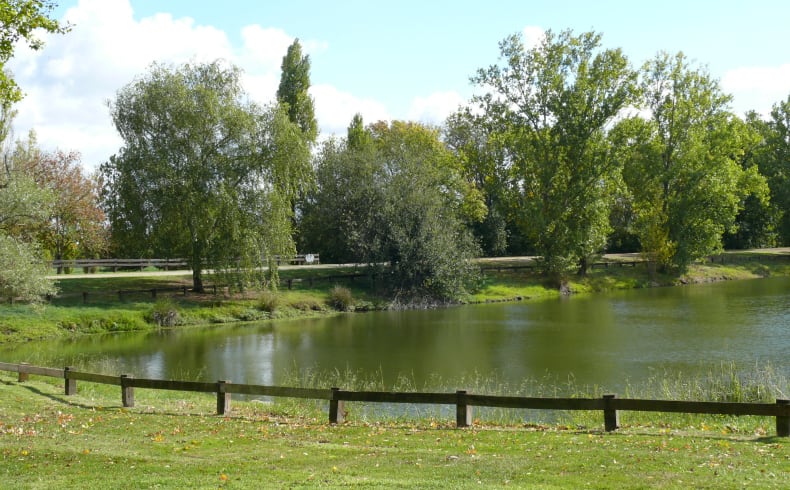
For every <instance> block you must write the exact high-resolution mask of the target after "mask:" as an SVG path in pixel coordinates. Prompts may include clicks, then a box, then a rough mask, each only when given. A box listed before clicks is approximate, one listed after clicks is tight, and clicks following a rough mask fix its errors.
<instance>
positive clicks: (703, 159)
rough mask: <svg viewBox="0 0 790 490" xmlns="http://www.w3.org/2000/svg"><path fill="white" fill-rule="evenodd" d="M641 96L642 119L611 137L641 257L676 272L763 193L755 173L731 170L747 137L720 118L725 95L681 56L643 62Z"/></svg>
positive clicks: (715, 242)
mask: <svg viewBox="0 0 790 490" xmlns="http://www.w3.org/2000/svg"><path fill="white" fill-rule="evenodd" d="M642 90H643V98H644V106H645V107H646V109H648V110H649V112H650V117H649V119H642V118H640V117H633V118H629V119H627V120H624V121H622V122H621V123H620V124H619V125H618V127H617V128H616V129H615V131H614V132H613V133H614V134H613V138H614V139H615V140H616V141H617V147H618V148H619V150H618V152H620V155H621V158H622V159H623V160H624V162H625V171H624V177H625V182H626V184H627V185H628V188H629V190H630V192H631V194H632V196H633V198H634V204H633V205H634V211H635V213H636V215H637V219H636V221H637V223H636V229H637V233H638V235H639V238H640V243H641V246H642V250H643V252H644V253H645V254H646V255H647V256H648V257H649V258H650V260H651V261H653V262H655V263H658V264H659V266H660V267H661V268H662V269H663V270H669V269H671V268H674V269H676V270H680V271H682V270H685V268H686V267H687V266H688V265H689V264H690V263H691V262H692V261H694V260H696V259H699V258H701V257H704V256H705V255H707V254H710V253H712V252H714V251H716V250H717V249H719V248H720V247H721V237H722V234H723V233H724V232H725V230H727V229H729V228H731V227H732V226H733V225H734V224H735V217H736V215H737V213H738V210H739V208H740V206H741V205H742V201H743V199H745V198H746V196H747V195H749V193H752V192H753V193H755V195H757V196H759V198H760V199H761V200H762V199H765V198H767V188H766V187H765V182H764V180H763V179H762V177H761V176H760V175H759V173H758V172H757V168H756V167H754V166H753V167H751V168H746V169H745V168H742V167H741V166H740V164H739V159H740V158H741V156H742V155H743V153H744V149H745V148H748V146H749V145H750V144H751V143H750V142H749V140H750V138H751V137H750V134H749V132H748V131H745V130H744V125H743V123H742V121H740V120H739V119H738V118H736V117H735V116H733V115H732V114H731V113H730V112H728V104H729V101H730V97H729V96H728V95H725V94H723V93H722V92H721V91H720V89H719V86H718V83H717V82H716V81H715V80H714V79H712V78H711V77H710V76H709V75H708V74H707V73H705V72H704V71H702V70H698V69H692V68H691V67H690V66H689V63H688V61H687V60H686V58H685V56H684V55H683V54H682V53H678V54H677V55H675V56H670V55H668V54H666V53H661V54H659V55H658V56H657V57H656V58H655V59H654V60H652V61H650V62H648V63H646V64H645V66H644V68H643V74H642Z"/></svg>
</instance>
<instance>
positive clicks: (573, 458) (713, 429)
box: [0, 374, 790, 489]
mask: <svg viewBox="0 0 790 490" xmlns="http://www.w3.org/2000/svg"><path fill="white" fill-rule="evenodd" d="M62 389H63V388H62V386H61V384H54V383H51V382H47V381H44V380H43V379H40V378H38V379H37V378H36V377H33V379H32V380H31V381H29V382H27V383H24V384H20V383H17V382H16V381H15V378H13V377H11V376H9V375H7V374H0V399H2V400H3V403H2V404H0V474H1V475H3V479H2V482H3V483H0V486H2V487H3V488H42V489H43V488H46V489H50V488H107V487H108V486H111V487H112V488H135V489H136V488H294V487H297V488H298V487H305V488H313V487H325V488H341V487H343V488H345V487H349V486H352V487H361V488H380V487H385V488H386V487H389V488H441V489H445V488H472V487H480V486H486V487H495V488H499V487H514V488H743V487H755V488H787V486H788V485H790V476H788V475H790V444H788V440H787V439H785V438H776V437H771V436H769V435H765V434H766V430H767V431H769V433H770V431H771V429H770V420H768V421H766V420H755V421H754V422H749V423H748V424H746V423H745V424H743V425H742V426H741V428H737V429H735V430H733V429H732V428H731V427H729V428H728V426H727V424H724V423H722V421H720V420H718V419H716V418H710V417H708V418H706V417H695V418H694V419H693V423H691V424H683V425H673V424H662V425H656V424H653V423H652V422H649V421H648V422H639V421H638V420H632V421H631V422H629V423H628V424H626V426H625V427H624V428H623V429H621V430H619V431H617V432H615V433H604V432H602V430H601V427H600V425H602V424H601V422H600V421H598V423H597V424H595V425H594V426H590V427H579V426H572V425H566V424H559V425H540V424H531V423H522V424H518V425H496V424H490V423H487V422H486V421H485V420H481V421H477V422H476V424H475V426H474V427H473V428H469V429H454V428H452V426H451V425H450V424H449V423H448V421H447V420H442V419H420V420H395V419H390V420H386V419H385V420H379V421H369V422H362V421H353V420H352V421H351V422H347V423H344V424H341V425H339V426H330V425H328V424H327V423H326V421H325V417H326V407H325V406H321V407H318V408H319V409H322V410H321V411H320V415H319V412H318V411H314V412H310V411H306V412H305V413H302V414H300V413H294V412H292V411H289V410H284V409H283V407H282V406H280V405H278V404H274V405H270V404H262V403H258V402H240V401H235V400H234V401H233V402H232V408H231V413H230V414H229V415H228V416H224V417H218V416H215V415H213V412H214V409H215V400H214V398H213V397H212V396H208V395H195V394H184V393H177V392H153V391H150V390H136V393H135V398H136V407H135V408H130V409H124V408H121V407H120V406H119V405H120V393H119V389H118V388H117V387H109V386H101V385H92V384H89V383H80V385H79V389H80V391H79V393H78V395H76V396H71V397H66V396H64V395H63V394H62ZM313 413H315V415H314V414H313ZM599 416H600V414H599ZM754 419H760V418H754ZM746 425H750V426H754V427H758V428H759V427H761V426H767V427H768V428H767V429H765V430H763V431H761V430H753V431H747V430H745V429H743V427H745V426H746Z"/></svg>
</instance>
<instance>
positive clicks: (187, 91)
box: [101, 62, 310, 290]
mask: <svg viewBox="0 0 790 490" xmlns="http://www.w3.org/2000/svg"><path fill="white" fill-rule="evenodd" d="M246 100H247V98H246V95H245V93H244V92H243V90H242V88H241V85H240V72H239V70H238V68H235V67H232V66H230V67H228V66H224V65H223V64H221V63H219V62H214V63H209V64H198V65H193V64H184V65H181V66H177V67H168V66H163V65H159V64H154V65H152V66H151V68H150V70H149V72H148V73H147V74H146V75H145V76H143V77H141V78H139V79H137V80H136V81H134V82H132V83H130V84H129V85H127V86H126V87H124V88H123V89H122V90H121V91H120V92H119V93H118V96H117V99H116V100H115V101H114V102H113V103H112V104H111V105H110V111H111V114H112V117H113V121H114V123H115V126H116V128H117V129H118V132H119V133H120V134H121V137H122V138H123V139H124V147H123V148H122V149H121V151H120V152H119V153H118V154H116V155H115V156H113V157H112V158H111V159H110V160H109V161H108V162H106V163H105V164H103V165H102V168H101V171H102V175H103V178H104V188H103V193H102V196H103V199H104V207H105V211H106V213H107V216H108V219H109V221H110V224H111V227H112V233H113V240H114V242H115V244H116V246H117V247H118V249H119V250H120V251H123V252H126V253H132V254H134V255H140V254H157V255H162V256H164V257H188V258H189V262H190V266H191V268H192V273H193V286H194V288H195V289H196V290H202V289H203V280H202V271H203V270H204V269H205V268H213V269H219V270H231V269H234V268H236V267H237V264H241V265H246V266H249V267H247V268H245V269H246V270H254V266H259V265H261V260H262V257H266V259H267V260H268V263H269V266H270V268H269V271H270V272H271V274H273V276H270V278H269V279H270V280H272V284H273V285H276V281H274V280H275V279H276V265H275V264H274V262H273V257H274V255H276V254H284V255H288V254H293V253H294V246H293V240H292V236H291V221H290V220H291V209H292V202H293V199H294V198H295V196H296V194H297V192H298V190H299V189H300V187H301V186H302V183H303V181H304V180H305V179H306V178H307V176H308V175H309V172H310V168H309V165H307V162H308V161H309V149H308V147H307V145H306V144H305V142H304V139H303V137H302V135H301V130H300V129H299V128H297V127H296V126H295V125H293V124H292V123H291V122H290V121H289V120H288V117H287V114H286V113H285V112H284V110H282V108H280V107H277V106H275V107H269V108H267V109H262V108H260V107H258V106H256V105H254V104H251V103H248V102H246ZM135 252H136V253H135Z"/></svg>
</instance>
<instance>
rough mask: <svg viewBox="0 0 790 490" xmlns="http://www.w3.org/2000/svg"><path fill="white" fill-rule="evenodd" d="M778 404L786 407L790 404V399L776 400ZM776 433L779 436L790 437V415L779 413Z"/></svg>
mask: <svg viewBox="0 0 790 490" xmlns="http://www.w3.org/2000/svg"><path fill="white" fill-rule="evenodd" d="M776 404H777V405H779V406H782V407H786V406H788V405H790V400H776ZM776 435H777V436H779V437H790V416H787V415H778V416H777V417H776Z"/></svg>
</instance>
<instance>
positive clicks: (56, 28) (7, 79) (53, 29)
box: [0, 0, 70, 104]
mask: <svg viewBox="0 0 790 490" xmlns="http://www.w3.org/2000/svg"><path fill="white" fill-rule="evenodd" d="M54 6H55V4H54V2H49V1H43V0H0V26H1V27H0V101H2V103H4V104H12V103H14V102H18V101H19V100H21V99H22V91H21V90H20V89H19V87H18V86H17V84H16V82H15V81H14V79H13V78H12V77H11V75H10V74H9V73H8V72H6V70H5V65H6V63H8V61H9V60H10V59H11V57H13V55H14V48H15V47H16V45H17V42H18V41H19V40H21V39H24V40H25V41H26V42H27V45H28V46H29V47H30V48H31V49H34V50H39V49H41V48H42V47H43V46H44V44H43V42H41V40H40V39H38V38H37V37H36V31H38V30H43V31H45V32H50V33H58V34H63V33H65V32H68V31H69V29H70V26H69V25H61V24H60V23H59V22H58V21H57V20H54V19H51V18H50V17H49V14H50V12H51V11H52V9H53V8H54Z"/></svg>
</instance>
